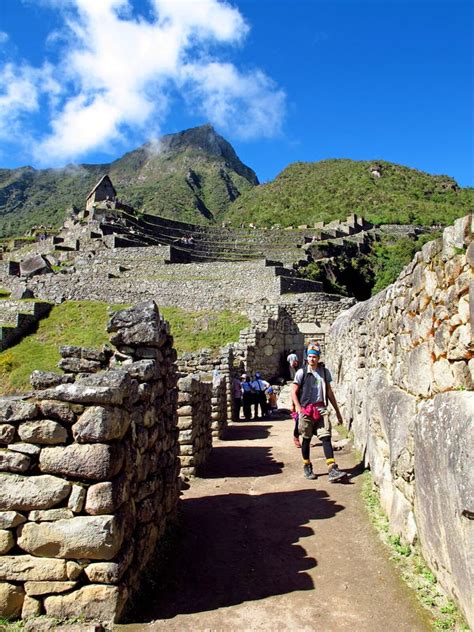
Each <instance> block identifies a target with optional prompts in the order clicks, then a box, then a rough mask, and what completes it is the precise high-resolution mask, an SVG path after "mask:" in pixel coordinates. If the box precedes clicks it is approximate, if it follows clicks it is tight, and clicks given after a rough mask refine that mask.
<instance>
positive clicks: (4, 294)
mask: <svg viewBox="0 0 474 632" xmlns="http://www.w3.org/2000/svg"><path fill="white" fill-rule="evenodd" d="M9 296H10V290H6V289H5V288H3V287H0V299H1V298H8V297H9Z"/></svg>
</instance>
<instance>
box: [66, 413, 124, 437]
mask: <svg viewBox="0 0 474 632" xmlns="http://www.w3.org/2000/svg"><path fill="white" fill-rule="evenodd" d="M129 425H130V416H129V414H128V413H127V412H126V411H125V410H123V409H121V408H116V407H112V406H107V407H104V406H91V407H90V408H87V409H86V410H85V412H84V413H83V414H82V415H81V416H80V417H79V419H78V421H77V423H75V424H74V426H73V427H72V433H73V435H74V439H75V440H76V441H77V442H78V443H100V442H102V441H113V440H115V439H122V437H123V436H124V435H125V433H126V432H127V430H128V427H129Z"/></svg>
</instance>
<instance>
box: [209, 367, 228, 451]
mask: <svg viewBox="0 0 474 632" xmlns="http://www.w3.org/2000/svg"><path fill="white" fill-rule="evenodd" d="M227 400H228V398H227V379H226V378H225V377H224V376H218V377H217V378H214V379H213V380H212V398H211V428H212V436H213V438H214V437H215V438H216V439H222V438H223V436H224V433H225V429H226V428H227V417H228V401H227ZM230 417H231V415H230Z"/></svg>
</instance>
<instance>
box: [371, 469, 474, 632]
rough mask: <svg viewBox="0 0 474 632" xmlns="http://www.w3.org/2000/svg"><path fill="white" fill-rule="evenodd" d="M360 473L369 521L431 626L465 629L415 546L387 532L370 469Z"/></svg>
mask: <svg viewBox="0 0 474 632" xmlns="http://www.w3.org/2000/svg"><path fill="white" fill-rule="evenodd" d="M364 476H365V480H364V485H363V489H362V497H363V499H364V502H365V505H366V508H367V511H368V513H369V516H370V519H371V521H372V524H373V525H374V527H375V529H376V531H377V533H378V534H379V536H380V538H381V540H382V542H383V543H384V544H385V545H386V546H387V547H388V548H389V549H390V552H391V555H390V556H391V559H392V560H393V561H394V562H395V565H396V566H397V569H398V571H399V572H400V574H401V576H402V578H403V580H404V581H405V582H406V583H407V584H408V586H410V588H412V589H413V591H414V592H415V594H416V597H417V599H418V601H419V602H420V604H421V605H422V606H423V607H424V608H425V609H426V610H427V611H428V613H429V614H430V616H431V618H432V626H433V629H434V630H452V631H453V632H454V631H456V632H469V626H468V625H467V624H466V622H465V621H464V619H463V617H462V615H461V614H460V612H459V610H458V609H457V608H456V606H455V604H454V603H452V602H451V601H450V600H449V599H448V598H447V597H446V595H444V594H443V593H442V592H441V590H440V588H439V587H438V583H437V580H436V576H435V575H434V573H433V572H432V571H431V570H430V569H429V568H428V566H427V565H426V562H425V561H424V559H423V557H422V555H421V552H420V550H419V548H418V547H417V546H412V545H409V544H405V543H403V542H402V541H401V540H400V536H398V535H393V534H391V533H390V531H389V522H388V519H387V517H386V515H385V514H384V512H383V510H382V508H381V506H380V500H379V495H378V493H377V491H376V490H375V489H374V485H373V480H372V476H371V474H370V472H365V473H364Z"/></svg>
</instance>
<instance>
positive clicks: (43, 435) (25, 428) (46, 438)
mask: <svg viewBox="0 0 474 632" xmlns="http://www.w3.org/2000/svg"><path fill="white" fill-rule="evenodd" d="M18 434H19V435H20V439H21V440H22V441H24V442H25V443H38V444H39V445H56V444H57V443H65V442H66V441H67V430H66V428H64V427H63V426H61V424H60V423H58V422H57V421H53V420H51V419H38V420H36V421H25V422H23V423H22V424H20V425H19V427H18Z"/></svg>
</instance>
